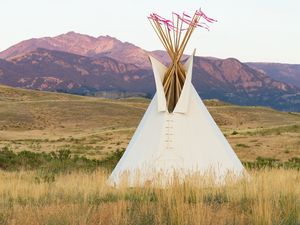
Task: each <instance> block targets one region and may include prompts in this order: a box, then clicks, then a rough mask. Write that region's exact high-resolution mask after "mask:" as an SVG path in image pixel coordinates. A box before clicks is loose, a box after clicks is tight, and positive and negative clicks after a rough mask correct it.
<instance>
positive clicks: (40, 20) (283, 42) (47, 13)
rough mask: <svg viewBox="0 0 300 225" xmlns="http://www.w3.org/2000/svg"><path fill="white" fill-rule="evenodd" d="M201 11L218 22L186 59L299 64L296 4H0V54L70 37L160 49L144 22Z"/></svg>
mask: <svg viewBox="0 0 300 225" xmlns="http://www.w3.org/2000/svg"><path fill="white" fill-rule="evenodd" d="M200 7H201V9H202V10H203V11H204V12H205V13H206V14H207V15H208V16H210V17H213V18H215V19H217V20H218V22H217V23H215V24H211V25H210V31H206V30H203V29H202V30H201V29H198V30H196V31H195V32H194V34H193V36H192V38H191V41H190V43H189V45H188V47H187V49H186V52H185V53H186V54H190V53H191V52H192V50H193V49H194V48H196V49H197V55H200V56H213V57H218V58H229V57H234V58H237V59H239V60H241V61H243V62H282V63H297V64H300V43H299V42H300V25H299V22H300V13H299V12H300V1H299V0H226V1H224V0H223V1H221V0H197V1H196V0H185V1H183V0H151V1H150V0H126V1H125V0H105V1H103V0H26V1H21V0H1V4H0V21H1V28H0V51H3V50H5V49H7V48H8V47H10V46H11V45H14V44H16V43H18V42H20V41H22V40H25V39H30V38H38V37H45V36H56V35H59V34H62V33H67V32H69V31H75V32H78V33H83V34H88V35H91V36H95V37H98V36H101V35H109V36H113V37H116V38H118V39H120V40H121V41H127V42H131V43H133V44H135V45H137V46H139V47H142V48H144V49H146V50H156V49H163V46H162V45H161V43H160V42H159V40H158V38H157V37H156V36H155V33H154V31H153V30H152V27H151V26H150V24H149V21H148V20H147V16H148V15H149V14H150V13H151V12H156V13H158V14H159V15H161V16H164V17H169V18H171V13H172V11H175V12H183V11H184V12H186V13H189V14H193V13H194V11H195V10H196V9H198V8H200Z"/></svg>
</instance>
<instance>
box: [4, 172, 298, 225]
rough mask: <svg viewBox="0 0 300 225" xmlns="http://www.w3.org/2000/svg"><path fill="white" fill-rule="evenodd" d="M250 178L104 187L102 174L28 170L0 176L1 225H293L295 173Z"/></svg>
mask: <svg viewBox="0 0 300 225" xmlns="http://www.w3.org/2000/svg"><path fill="white" fill-rule="evenodd" d="M250 175H251V179H250V180H248V181H247V180H241V181H239V182H232V181H228V182H227V183H226V185H224V186H214V187H213V186H209V185H205V184H201V181H200V182H199V183H198V180H197V179H196V180H195V179H192V180H187V181H186V183H184V184H178V183H176V182H174V183H173V184H172V185H171V186H170V187H168V188H165V189H159V188H151V187H145V188H130V189H128V188H126V187H120V188H118V189H114V188H111V187H109V186H107V184H106V180H107V173H106V172H104V171H102V170H96V171H94V172H92V173H86V172H76V173H71V174H62V175H60V176H57V177H56V178H55V180H52V181H51V182H40V181H39V180H38V179H37V178H36V177H38V176H39V175H38V174H37V173H36V172H34V171H31V172H11V173H7V172H0V181H1V182H0V196H1V198H0V224H1V225H8V224H30V225H31V224H32V225H35V224H36V225H40V224H47V225H48V224H49V225H50V224H51V225H65V224H66V225H67V224H78V225H87V224H90V225H94V224H105V225H107V224H111V225H115V224H120V225H121V224H122V225H123V224H128V225H131V224H134V225H153V224H161V225H165V224H170V225H173V224H177V225H185V224H186V225H193V224H195V225H201V224H203V225H215V224H218V225H225V224H226V225H228V224H231V225H234V224H236V225H248V224H258V225H299V224H300V186H299V182H300V174H299V171H296V170H278V169H272V170H261V171H259V172H257V171H252V172H250Z"/></svg>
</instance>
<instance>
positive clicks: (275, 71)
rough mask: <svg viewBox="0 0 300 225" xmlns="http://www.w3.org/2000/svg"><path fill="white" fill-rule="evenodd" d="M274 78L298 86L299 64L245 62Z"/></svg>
mask: <svg viewBox="0 0 300 225" xmlns="http://www.w3.org/2000/svg"><path fill="white" fill-rule="evenodd" d="M247 65H249V66H250V67H253V68H255V69H257V70H259V71H261V72H263V73H265V74H267V75H268V76H270V77H272V78H273V79H275V80H278V81H282V82H285V83H288V84H291V85H295V86H297V87H299V88H300V65H299V64H283V63H247Z"/></svg>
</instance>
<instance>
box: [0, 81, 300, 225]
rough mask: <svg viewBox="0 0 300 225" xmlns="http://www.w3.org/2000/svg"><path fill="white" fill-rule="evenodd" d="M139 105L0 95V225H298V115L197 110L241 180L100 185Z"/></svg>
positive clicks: (26, 93) (2, 91)
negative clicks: (243, 170)
mask: <svg viewBox="0 0 300 225" xmlns="http://www.w3.org/2000/svg"><path fill="white" fill-rule="evenodd" d="M148 104H149V100H146V99H123V100H108V99H99V98H93V97H83V96H75V95H68V94H59V93H48V92H38V91H30V90H22V89H16V88H9V87H5V86H0V225H8V224H9V225H11V224H26V225H27V224H28V225H31V224H47V225H48V224H49V225H50V224H52V225H64V224H80V225H81V224H91V225H94V224H105V225H106V224H141V225H144V224H145V225H147V224H170V225H171V224H172V225H173V224H178V225H179V224H180V225H181V224H191V225H192V224H204V225H209V224H213V225H215V224H220V225H222V224H228V225H229V224H258V225H269V224H270V225H271V224H272V225H277V224H282V225H299V224H300V171H299V168H300V114H299V113H292V112H290V113H289V112H279V111H276V110H273V109H269V108H264V107H242V106H235V105H230V104H227V103H223V102H219V101H215V100H210V101H205V104H206V106H207V107H208V109H209V111H210V113H211V114H212V116H213V117H214V119H215V120H216V122H217V124H218V125H219V127H220V128H221V129H222V131H223V133H224V134H225V136H226V138H227V139H228V141H229V142H230V144H231V146H232V147H233V149H234V150H235V152H236V153H237V155H238V157H239V158H240V159H241V161H243V162H244V163H245V166H246V167H247V168H248V172H249V174H250V175H251V179H248V180H241V181H238V182H233V181H231V180H228V181H227V182H226V184H225V185H223V186H215V187H213V186H211V185H207V184H203V183H201V178H198V179H187V180H186V181H185V183H183V184H179V183H177V182H176V181H174V183H173V184H171V185H170V187H168V188H166V189H160V188H154V187H145V188H126V187H121V188H119V189H115V188H112V187H110V186H108V185H107V183H106V180H107V177H108V175H109V173H110V171H111V169H112V167H113V166H114V165H115V163H116V162H117V160H118V159H119V158H120V156H121V154H122V152H123V151H124V149H125V148H126V146H127V144H128V142H129V140H130V138H131V136H132V134H133V132H134V130H135V128H136V126H137V125H138V123H139V121H140V120H141V117H142V115H143V114H144V112H145V110H146V108H147V106H148Z"/></svg>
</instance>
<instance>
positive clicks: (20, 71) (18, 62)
mask: <svg viewBox="0 0 300 225" xmlns="http://www.w3.org/2000/svg"><path fill="white" fill-rule="evenodd" d="M0 72H1V74H2V75H1V76H0V83H3V84H7V85H10V86H15V87H24V88H30V89H39V90H50V91H63V92H70V93H78V94H90V95H94V94H96V95H97V93H98V92H112V91H113V92H126V93H136V94H137V93H138V94H139V95H144V96H145V95H148V96H151V95H153V94H154V92H155V86H154V80H153V75H152V70H151V69H142V68H140V67H138V66H136V65H134V64H125V63H121V62H119V61H117V60H114V59H111V58H108V57H98V58H90V57H86V56H81V55H76V54H71V53H67V52H61V51H54V50H47V49H41V48H38V49H36V50H35V51H32V52H29V53H25V54H23V55H20V56H17V57H14V58H11V59H10V61H5V60H1V61H0ZM193 84H194V86H195V88H196V89H197V91H198V92H199V93H200V95H201V97H202V98H218V99H221V100H224V101H228V102H232V103H237V104H241V105H265V106H271V107H274V108H277V109H282V110H290V111H299V110H300V96H299V94H297V93H299V92H300V91H299V89H298V88H296V87H294V86H291V85H287V84H285V83H282V82H279V81H275V80H273V79H271V78H270V77H268V76H266V75H265V74H264V73H261V72H259V71H257V70H255V69H252V68H250V67H249V66H247V65H245V64H243V63H241V62H239V61H238V60H236V59H225V60H221V59H216V58H204V57H195V59H194V72H193Z"/></svg>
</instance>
